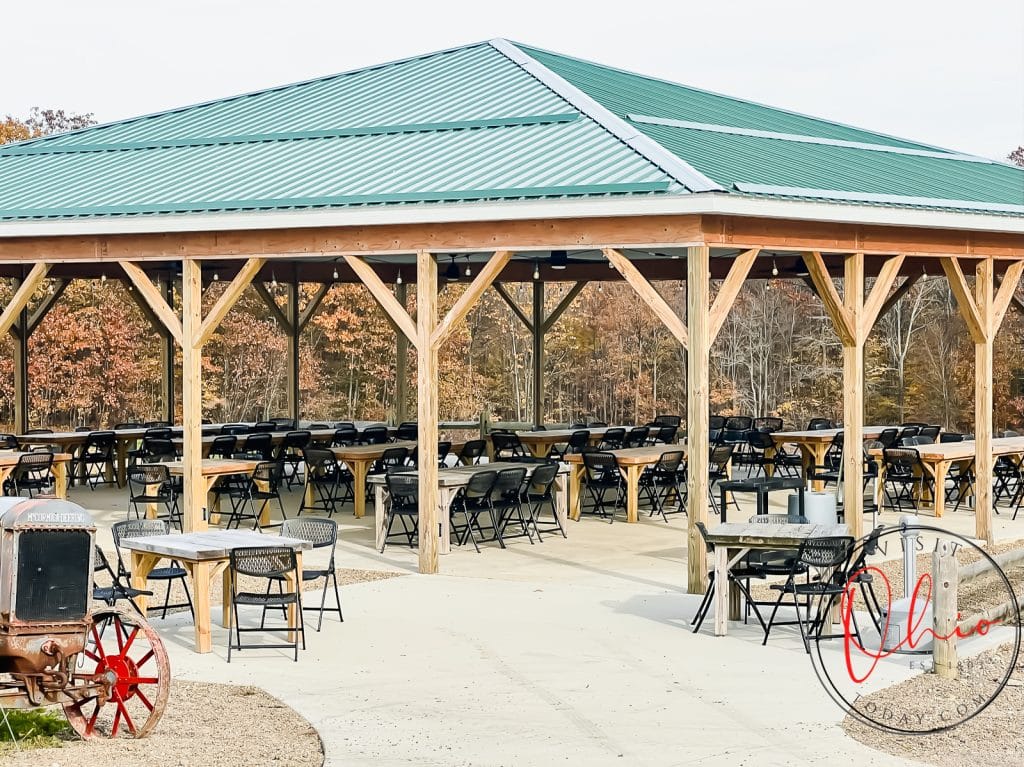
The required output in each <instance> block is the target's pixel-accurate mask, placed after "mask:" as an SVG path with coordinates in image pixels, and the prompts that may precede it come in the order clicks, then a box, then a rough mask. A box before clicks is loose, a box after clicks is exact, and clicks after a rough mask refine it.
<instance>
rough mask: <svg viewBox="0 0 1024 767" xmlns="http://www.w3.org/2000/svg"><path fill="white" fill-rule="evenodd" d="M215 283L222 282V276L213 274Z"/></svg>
mask: <svg viewBox="0 0 1024 767" xmlns="http://www.w3.org/2000/svg"><path fill="white" fill-rule="evenodd" d="M213 281H214V282H220V275H219V274H217V272H214V273H213Z"/></svg>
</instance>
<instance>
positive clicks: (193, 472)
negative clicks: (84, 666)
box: [147, 259, 210, 652]
mask: <svg viewBox="0 0 1024 767" xmlns="http://www.w3.org/2000/svg"><path fill="white" fill-rule="evenodd" d="M181 268H182V271H181V307H182V331H183V337H184V338H188V339H192V338H198V337H200V336H201V334H200V330H199V329H200V327H201V326H202V316H203V315H202V304H203V286H202V279H201V269H200V266H199V262H198V261H194V260H191V259H185V260H183V261H182V264H181ZM147 282H148V280H147ZM150 284H152V283H150ZM161 300H162V299H161ZM181 364H182V371H181V383H182V457H183V461H184V467H185V468H184V472H183V480H184V494H183V496H182V504H183V506H182V520H183V522H182V526H183V528H184V531H185V532H192V531H200V530H205V529H206V527H207V522H206V515H205V513H204V512H205V511H206V505H207V497H206V483H205V482H204V481H203V472H202V460H203V442H202V420H203V347H202V344H198V345H197V344H193V343H186V344H184V345H183V346H182V354H181ZM197 623H198V621H197ZM198 639H199V641H200V644H202V643H203V642H205V643H206V644H207V645H209V642H210V637H209V636H207V637H205V638H204V637H198ZM199 649H200V652H203V651H204V650H203V647H200V648H199ZM206 649H207V650H208V649H209V647H208V646H207V648H206Z"/></svg>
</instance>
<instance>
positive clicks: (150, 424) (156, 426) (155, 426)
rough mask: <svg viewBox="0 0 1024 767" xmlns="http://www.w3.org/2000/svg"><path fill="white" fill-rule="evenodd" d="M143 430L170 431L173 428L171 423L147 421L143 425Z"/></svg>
mask: <svg viewBox="0 0 1024 767" xmlns="http://www.w3.org/2000/svg"><path fill="white" fill-rule="evenodd" d="M142 426H143V428H146V429H169V428H171V422H170V421H146V422H145V423H144V424H142Z"/></svg>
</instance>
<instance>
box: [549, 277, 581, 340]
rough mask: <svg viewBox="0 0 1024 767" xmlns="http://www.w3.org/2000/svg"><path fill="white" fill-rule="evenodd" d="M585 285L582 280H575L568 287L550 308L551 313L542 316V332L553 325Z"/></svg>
mask: <svg viewBox="0 0 1024 767" xmlns="http://www.w3.org/2000/svg"><path fill="white" fill-rule="evenodd" d="M585 287H587V283H586V281H585V280H584V281H582V282H577V283H576V284H575V285H573V286H572V287H571V288H569V292H568V293H566V294H565V296H563V297H562V300H561V301H559V302H558V304H557V305H556V306H555V308H554V309H552V310H551V313H550V314H549V315H548V316H547V317H545V318H544V323H543V325H542V329H543V332H545V333H547V332H548V331H549V330H551V328H553V327H554V326H555V323H556V322H558V319H559V318H560V317H561V316H562V314H563V313H564V312H565V310H566V309H568V308H569V306H570V305H571V304H572V302H573V301H574V300H576V296H578V295H579V294H580V292H581V291H582V290H583V288H585Z"/></svg>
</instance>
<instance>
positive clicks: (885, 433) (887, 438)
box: [878, 427, 900, 449]
mask: <svg viewBox="0 0 1024 767" xmlns="http://www.w3.org/2000/svg"><path fill="white" fill-rule="evenodd" d="M878 441H879V442H881V443H882V448H883V449H885V448H890V447H897V446H898V444H899V441H900V430H899V429H896V428H893V427H890V428H887V429H882V431H881V432H879V434H878Z"/></svg>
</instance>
